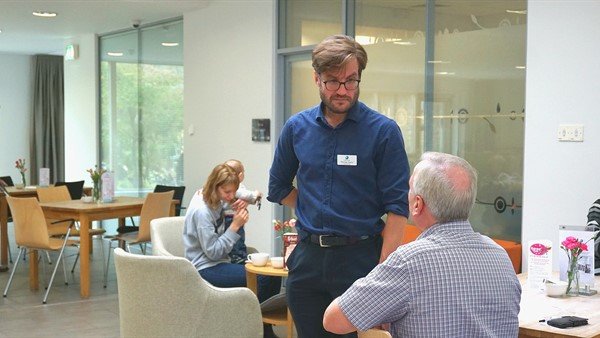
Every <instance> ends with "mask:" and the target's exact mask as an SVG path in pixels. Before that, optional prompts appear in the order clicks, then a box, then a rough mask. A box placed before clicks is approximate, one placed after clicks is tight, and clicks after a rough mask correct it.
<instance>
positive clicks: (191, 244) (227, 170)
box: [183, 164, 281, 332]
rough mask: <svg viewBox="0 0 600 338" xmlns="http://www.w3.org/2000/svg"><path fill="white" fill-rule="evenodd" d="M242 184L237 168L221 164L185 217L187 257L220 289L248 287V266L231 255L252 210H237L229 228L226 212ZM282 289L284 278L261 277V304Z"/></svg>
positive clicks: (259, 281)
mask: <svg viewBox="0 0 600 338" xmlns="http://www.w3.org/2000/svg"><path fill="white" fill-rule="evenodd" d="M239 184H240V180H239V177H238V174H237V173H236V171H235V170H234V169H233V168H231V167H230V166H228V165H226V164H219V165H217V166H216V167H215V168H214V169H213V170H212V172H211V174H210V175H209V176H208V179H207V180H206V183H205V184H204V187H203V188H202V198H201V199H200V198H197V199H198V200H197V201H195V203H190V207H189V208H188V210H187V213H186V217H185V227H184V230H183V242H184V244H185V257H186V258H187V259H188V260H190V261H191V262H192V264H194V266H195V267H196V269H197V270H198V272H199V273H200V276H202V278H204V279H205V280H206V281H207V282H209V283H211V284H212V285H214V286H218V287H239V286H246V270H245V268H244V265H241V264H232V263H231V261H230V259H229V253H230V252H231V250H232V248H233V246H234V244H235V243H236V242H237V240H238V239H239V238H240V235H239V234H238V231H240V229H242V228H243V227H244V225H245V224H246V222H248V210H246V208H237V209H235V211H234V214H233V221H232V222H231V225H229V227H228V228H227V229H225V222H224V219H225V217H224V213H223V206H224V205H225V204H226V203H229V204H231V203H232V202H233V201H234V199H235V193H236V191H237V190H238V187H239ZM197 197H200V196H197ZM280 287H281V278H277V277H268V276H259V277H258V300H259V302H262V301H264V300H266V299H268V298H269V297H271V296H273V295H276V294H277V293H279V289H280ZM267 330H268V329H267V328H266V330H265V332H267Z"/></svg>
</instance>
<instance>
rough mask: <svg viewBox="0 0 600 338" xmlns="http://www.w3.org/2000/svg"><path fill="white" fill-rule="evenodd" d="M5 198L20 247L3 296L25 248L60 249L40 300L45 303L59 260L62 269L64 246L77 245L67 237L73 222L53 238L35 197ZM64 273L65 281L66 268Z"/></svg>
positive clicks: (6, 292)
mask: <svg viewBox="0 0 600 338" xmlns="http://www.w3.org/2000/svg"><path fill="white" fill-rule="evenodd" d="M6 200H7V201H8V205H9V206H10V208H11V209H12V211H13V221H14V224H15V241H16V242H17V245H19V246H20V249H19V255H18V256H17V260H16V263H15V266H14V267H13V270H12V272H11V274H10V277H9V278H8V282H7V283H6V288H5V289H4V297H6V295H7V294H8V289H9V288H10V284H11V282H12V279H13V276H14V274H15V271H16V270H17V268H18V266H19V261H20V258H21V255H22V254H23V252H24V251H25V250H27V249H30V250H45V251H60V253H59V255H58V259H57V260H56V264H55V266H54V271H53V272H52V277H50V282H49V283H48V286H47V290H46V294H45V295H44V299H43V300H42V303H44V304H46V300H47V299H48V293H50V289H51V288H52V282H53V281H54V277H55V275H56V270H57V269H58V265H59V263H60V262H62V263H63V270H64V260H63V259H62V258H63V253H64V250H65V247H66V246H67V245H70V246H71V245H72V246H76V245H77V242H75V241H72V240H70V239H69V236H70V234H71V228H72V227H73V225H74V222H70V224H69V225H68V226H67V231H66V233H65V236H64V237H63V238H61V239H58V238H53V237H50V235H49V234H48V228H47V226H46V218H45V217H44V212H43V211H42V207H40V204H39V202H38V200H37V199H36V198H35V197H29V198H14V197H10V196H6ZM64 273H65V281H66V278H67V272H66V270H64Z"/></svg>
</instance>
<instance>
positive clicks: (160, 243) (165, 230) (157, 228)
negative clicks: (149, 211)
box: [150, 216, 185, 257]
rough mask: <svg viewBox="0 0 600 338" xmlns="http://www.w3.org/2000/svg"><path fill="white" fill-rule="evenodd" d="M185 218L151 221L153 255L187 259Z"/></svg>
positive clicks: (165, 218) (166, 218)
mask: <svg viewBox="0 0 600 338" xmlns="http://www.w3.org/2000/svg"><path fill="white" fill-rule="evenodd" d="M184 223H185V216H178V217H163V218H155V219H153V220H152V221H150V237H151V238H152V254H153V255H154V256H177V257H185V251H184V246H183V227H184Z"/></svg>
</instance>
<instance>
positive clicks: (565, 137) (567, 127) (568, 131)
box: [558, 124, 583, 142]
mask: <svg viewBox="0 0 600 338" xmlns="http://www.w3.org/2000/svg"><path fill="white" fill-rule="evenodd" d="M558 140H559V141H561V142H583V124H561V125H559V126H558Z"/></svg>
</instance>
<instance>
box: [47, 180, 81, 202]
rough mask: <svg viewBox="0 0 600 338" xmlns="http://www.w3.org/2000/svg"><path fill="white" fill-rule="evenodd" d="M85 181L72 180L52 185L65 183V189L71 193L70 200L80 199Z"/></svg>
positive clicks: (56, 184)
mask: <svg viewBox="0 0 600 338" xmlns="http://www.w3.org/2000/svg"><path fill="white" fill-rule="evenodd" d="M84 183H85V181H73V182H56V183H54V186H62V185H66V186H67V189H69V194H71V199H72V200H78V199H81V196H82V195H83V184H84Z"/></svg>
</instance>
